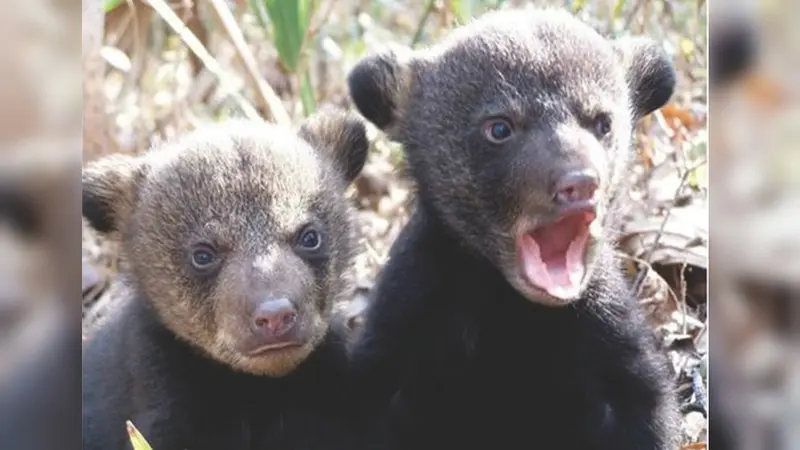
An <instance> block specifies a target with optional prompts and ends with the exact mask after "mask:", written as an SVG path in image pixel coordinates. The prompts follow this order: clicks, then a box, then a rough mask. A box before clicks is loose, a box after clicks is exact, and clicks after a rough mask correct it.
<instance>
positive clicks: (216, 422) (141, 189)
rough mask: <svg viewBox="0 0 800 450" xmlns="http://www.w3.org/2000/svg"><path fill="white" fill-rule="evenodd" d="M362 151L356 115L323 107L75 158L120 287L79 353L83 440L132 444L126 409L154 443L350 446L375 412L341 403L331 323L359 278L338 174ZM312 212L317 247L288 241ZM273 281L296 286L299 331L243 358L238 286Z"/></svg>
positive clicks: (338, 340)
mask: <svg viewBox="0 0 800 450" xmlns="http://www.w3.org/2000/svg"><path fill="white" fill-rule="evenodd" d="M366 151H367V140H366V137H365V130H364V125H363V123H362V122H361V121H360V120H359V119H358V118H356V117H355V116H354V115H344V114H343V113H338V112H326V113H319V114H318V115H317V116H314V117H312V118H310V119H309V120H308V121H306V122H305V123H304V124H303V126H302V127H301V129H300V130H299V131H298V133H297V134H293V133H292V132H290V131H288V130H283V129H280V128H278V127H276V126H273V125H262V124H255V123H246V122H238V123H231V124H225V125H218V126H212V127H209V128H207V129H205V130H202V131H196V132H194V133H191V134H189V135H187V136H184V137H182V138H180V139H178V140H177V141H175V142H173V143H169V144H166V145H163V146H162V148H158V149H155V150H152V151H150V152H149V153H147V154H145V155H143V156H141V157H125V156H111V157H107V158H105V159H103V160H99V161H98V162H96V163H93V164H91V165H90V166H89V167H88V168H87V169H85V170H84V174H83V192H84V195H83V201H84V205H83V212H84V215H85V216H86V217H87V218H88V220H89V221H90V223H92V224H93V226H94V227H96V228H97V229H99V230H102V231H106V232H112V231H113V232H114V233H115V235H116V236H118V237H119V238H120V239H121V241H122V244H123V254H124V256H125V257H126V260H125V262H126V264H125V266H124V268H123V272H122V274H123V276H124V277H125V280H126V284H127V287H128V288H129V290H130V298H129V299H127V301H126V302H125V303H124V304H123V306H122V307H121V309H120V310H118V311H115V313H114V315H112V316H111V317H109V318H108V319H107V320H108V321H107V322H105V323H102V324H100V328H99V329H98V331H96V334H94V335H93V336H92V337H91V338H90V341H89V342H88V344H87V348H86V350H85V353H84V368H83V380H84V381H83V437H84V450H87V449H97V450H111V449H121V448H127V446H128V444H127V435H126V432H125V420H128V419H130V420H131V421H132V422H133V423H134V425H136V426H137V427H138V428H139V429H140V430H141V431H142V433H143V434H144V436H145V438H146V439H148V440H149V442H150V444H151V445H152V446H153V448H154V449H155V450H184V449H185V450H203V449H208V450H211V449H213V450H220V449H234V450H235V449H281V450H286V449H315V448H326V449H353V448H359V442H361V441H360V440H361V439H364V440H366V439H367V436H366V433H362V432H361V431H362V430H366V431H371V430H373V428H370V427H367V428H363V425H364V421H365V419H363V418H361V417H359V415H358V413H357V411H355V409H354V408H350V407H349V406H348V405H349V404H350V403H355V402H352V400H353V399H352V394H353V391H352V390H351V387H350V386H349V385H348V383H347V378H346V366H345V364H344V363H345V362H346V355H345V353H344V350H343V348H344V347H343V344H344V343H343V342H342V341H343V338H344V336H343V331H342V330H341V329H338V328H335V327H329V326H328V324H329V322H330V319H331V307H332V305H333V303H334V301H336V300H337V299H340V298H343V297H344V296H349V295H351V294H352V292H353V285H352V281H351V279H352V277H351V276H350V267H351V265H352V258H353V256H354V250H355V244H356V242H357V241H356V240H355V235H354V227H353V225H352V224H351V215H350V210H349V205H348V202H347V200H346V199H345V197H344V190H345V188H346V186H347V185H348V184H349V183H350V182H351V181H352V179H353V178H354V177H355V176H356V175H357V174H358V173H359V172H360V170H361V168H362V166H363V165H364V162H365V159H366ZM309 221H311V222H313V223H316V224H317V225H318V229H321V230H323V241H322V242H323V244H322V245H323V247H324V251H323V253H321V254H317V255H316V257H314V258H304V257H303V256H302V255H301V254H299V253H296V252H295V251H293V242H294V239H295V236H296V234H297V230H298V229H302V226H303V224H304V223H307V222H309ZM198 240H205V241H209V240H210V241H213V242H215V245H216V246H217V247H218V248H219V249H220V255H222V258H223V259H222V261H223V262H222V264H221V267H220V268H219V270H218V271H217V272H216V274H215V275H213V276H207V277H202V276H198V275H197V274H196V273H194V272H192V271H191V270H190V266H189V265H188V255H189V252H188V251H187V249H189V248H191V245H192V243H193V242H196V241H198ZM271 295H283V296H289V298H290V299H291V300H292V301H294V302H295V304H296V307H297V308H298V311H299V317H300V319H299V322H298V323H302V327H303V330H305V331H304V332H305V333H306V334H305V335H306V336H307V338H308V339H307V344H306V345H305V346H303V347H301V348H299V349H289V350H280V351H278V353H277V354H269V355H267V356H264V357H260V358H255V359H253V358H248V357H246V356H244V355H243V354H240V353H239V351H238V350H237V348H238V347H236V344H238V343H240V342H243V341H246V340H247V339H248V336H247V334H248V331H246V330H249V329H250V328H249V327H248V326H247V325H248V322H247V320H248V319H249V317H250V316H249V313H248V308H247V299H248V298H251V297H252V296H256V297H258V298H261V297H264V296H271ZM372 444H373V445H374V444H375V442H372ZM367 448H374V447H373V446H368V447H367Z"/></svg>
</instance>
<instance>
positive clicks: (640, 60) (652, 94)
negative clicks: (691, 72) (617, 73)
mask: <svg viewBox="0 0 800 450" xmlns="http://www.w3.org/2000/svg"><path fill="white" fill-rule="evenodd" d="M614 45H615V47H616V49H617V51H618V53H619V54H620V56H621V60H622V65H623V66H624V69H625V78H626V81H627V82H628V89H629V91H630V95H631V107H632V108H633V113H634V119H636V120H638V119H641V118H642V117H644V116H646V115H648V114H650V113H651V112H653V111H655V110H656V109H658V108H661V107H662V106H664V105H665V104H666V103H667V102H668V101H669V99H670V97H672V94H673V92H674V91H675V82H676V74H675V67H674V65H673V64H672V60H671V58H670V57H669V56H668V55H667V54H666V52H665V51H664V50H663V49H662V48H661V46H660V45H658V44H656V42H655V41H653V40H652V39H650V38H646V37H628V38H621V39H618V40H616V41H615V42H614Z"/></svg>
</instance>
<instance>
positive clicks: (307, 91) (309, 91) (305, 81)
mask: <svg viewBox="0 0 800 450" xmlns="http://www.w3.org/2000/svg"><path fill="white" fill-rule="evenodd" d="M300 101H301V102H302V103H303V114H304V115H305V116H306V117H308V116H309V115H311V114H313V113H314V111H315V110H316V109H317V101H316V100H315V99H314V88H313V86H312V85H311V77H310V76H309V73H308V71H306V72H305V73H304V74H303V75H302V76H301V77H300Z"/></svg>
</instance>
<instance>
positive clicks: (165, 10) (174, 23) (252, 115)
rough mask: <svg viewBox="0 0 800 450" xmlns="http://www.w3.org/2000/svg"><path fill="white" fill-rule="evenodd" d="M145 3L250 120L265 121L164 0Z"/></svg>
mask: <svg viewBox="0 0 800 450" xmlns="http://www.w3.org/2000/svg"><path fill="white" fill-rule="evenodd" d="M143 1H145V2H147V4H149V5H150V6H151V7H152V8H153V9H154V10H155V11H156V12H157V13H158V15H160V16H161V18H163V19H164V21H165V22H166V23H167V25H169V26H170V28H172V30H173V31H174V32H175V33H177V34H178V36H179V37H180V38H181V40H182V41H183V42H184V43H185V44H186V46H187V47H189V49H190V50H191V51H193V52H194V54H195V55H197V57H198V58H200V61H202V62H203V65H204V66H205V67H206V68H207V69H208V70H209V71H210V72H211V73H213V74H214V75H216V76H217V78H219V81H220V88H221V89H222V91H223V93H225V94H227V95H230V96H231V98H233V99H234V101H236V103H238V104H239V107H240V108H242V111H243V112H244V113H245V115H246V116H247V117H248V118H249V119H253V120H263V119H262V118H261V116H260V115H259V114H258V111H256V109H255V108H254V107H253V105H251V104H250V102H248V101H247V99H245V98H244V97H243V96H242V95H241V94H239V93H238V92H236V91H235V90H234V88H233V86H234V81H233V79H232V77H231V76H230V75H228V74H227V73H226V72H225V70H223V69H222V67H221V66H220V65H219V63H218V62H217V60H215V59H214V57H213V56H211V54H210V53H209V52H208V50H206V48H205V47H204V46H203V44H202V43H201V42H200V40H199V39H197V36H195V35H194V34H192V32H191V31H190V30H189V28H188V27H187V26H186V24H184V23H183V22H182V21H181V19H180V18H179V17H178V15H177V14H175V11H173V10H172V8H170V6H169V5H167V4H166V2H164V0H143Z"/></svg>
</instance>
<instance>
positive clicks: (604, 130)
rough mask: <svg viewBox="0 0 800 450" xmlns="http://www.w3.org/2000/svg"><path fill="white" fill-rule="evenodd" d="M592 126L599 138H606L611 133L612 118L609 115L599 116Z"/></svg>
mask: <svg viewBox="0 0 800 450" xmlns="http://www.w3.org/2000/svg"><path fill="white" fill-rule="evenodd" d="M592 126H593V127H594V133H595V134H596V135H597V136H598V137H604V136H605V135H607V134H608V133H610V132H611V117H609V116H608V114H598V115H597V116H596V117H595V118H594V120H593V123H592Z"/></svg>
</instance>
